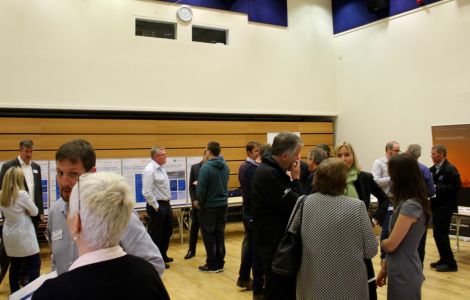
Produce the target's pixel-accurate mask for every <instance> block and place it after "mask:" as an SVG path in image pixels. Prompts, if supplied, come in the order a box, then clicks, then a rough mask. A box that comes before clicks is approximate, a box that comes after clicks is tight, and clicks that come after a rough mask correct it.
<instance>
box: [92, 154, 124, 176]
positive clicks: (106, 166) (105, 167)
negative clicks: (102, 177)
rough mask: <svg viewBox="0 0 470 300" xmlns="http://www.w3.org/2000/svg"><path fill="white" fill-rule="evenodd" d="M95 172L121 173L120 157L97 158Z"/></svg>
mask: <svg viewBox="0 0 470 300" xmlns="http://www.w3.org/2000/svg"><path fill="white" fill-rule="evenodd" d="M96 172H114V173H117V174H119V175H122V159H120V158H113V159H97V160H96Z"/></svg>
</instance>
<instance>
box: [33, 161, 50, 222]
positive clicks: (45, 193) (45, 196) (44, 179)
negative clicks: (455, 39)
mask: <svg viewBox="0 0 470 300" xmlns="http://www.w3.org/2000/svg"><path fill="white" fill-rule="evenodd" d="M34 162H35V163H37V164H38V165H39V166H40V167H41V190H42V206H43V208H44V215H45V216H47V215H48V214H49V162H48V161H47V160H35V161H34Z"/></svg>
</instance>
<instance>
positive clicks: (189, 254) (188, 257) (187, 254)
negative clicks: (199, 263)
mask: <svg viewBox="0 0 470 300" xmlns="http://www.w3.org/2000/svg"><path fill="white" fill-rule="evenodd" d="M194 255H196V253H195V252H194V251H191V250H188V253H186V256H185V257H184V259H190V258H193V257H194Z"/></svg>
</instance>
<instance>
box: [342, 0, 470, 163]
mask: <svg viewBox="0 0 470 300" xmlns="http://www.w3.org/2000/svg"><path fill="white" fill-rule="evenodd" d="M469 29H470V1H468V0H457V1H448V2H444V3H442V4H438V5H435V6H432V7H428V8H425V9H422V10H419V11H417V12H414V13H410V14H407V15H405V16H402V17H398V18H394V19H391V20H388V21H383V22H379V23H377V24H374V25H372V26H369V27H366V28H363V29H360V30H356V31H353V32H350V33H347V34H343V35H340V36H336V37H335V38H334V40H335V47H336V51H337V54H336V58H335V60H336V70H337V75H336V85H337V101H338V109H339V115H338V123H337V127H336V135H337V136H336V142H341V141H343V140H348V141H350V142H351V143H352V144H353V145H354V146H355V148H356V152H358V156H359V161H360V163H361V164H362V166H363V168H364V169H365V170H370V168H371V166H372V162H373V160H374V159H375V158H378V157H379V156H381V155H383V153H384V146H385V143H386V142H387V141H388V140H390V139H395V140H397V141H399V142H400V143H401V145H402V149H404V148H405V147H406V146H407V145H408V144H410V143H419V144H421V145H422V147H423V154H422V159H421V160H422V162H423V163H425V164H427V165H430V163H431V159H430V158H429V154H430V147H431V144H432V136H431V126H432V125H446V124H462V123H469V122H470V58H469V57H470V33H469Z"/></svg>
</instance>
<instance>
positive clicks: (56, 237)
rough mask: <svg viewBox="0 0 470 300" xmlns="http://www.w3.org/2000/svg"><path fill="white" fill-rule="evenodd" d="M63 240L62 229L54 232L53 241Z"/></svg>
mask: <svg viewBox="0 0 470 300" xmlns="http://www.w3.org/2000/svg"><path fill="white" fill-rule="evenodd" d="M61 239H62V229H60V230H56V231H53V232H52V241H57V240H61Z"/></svg>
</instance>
